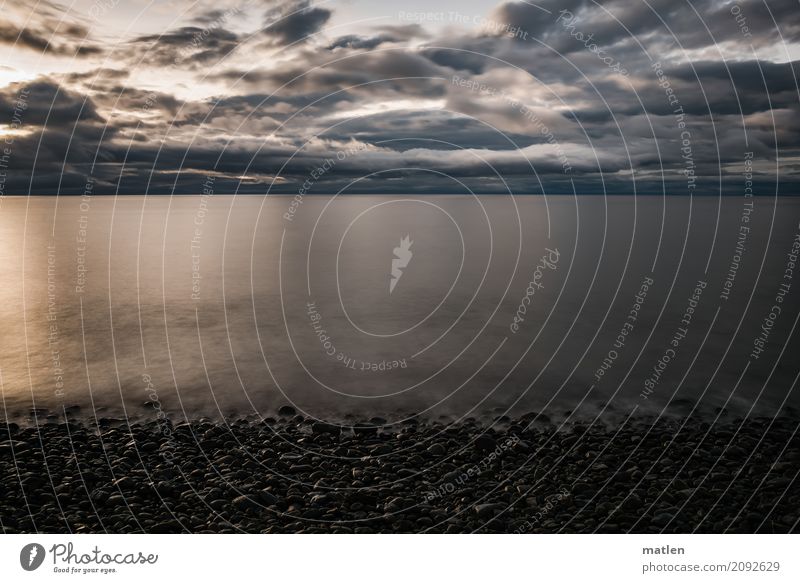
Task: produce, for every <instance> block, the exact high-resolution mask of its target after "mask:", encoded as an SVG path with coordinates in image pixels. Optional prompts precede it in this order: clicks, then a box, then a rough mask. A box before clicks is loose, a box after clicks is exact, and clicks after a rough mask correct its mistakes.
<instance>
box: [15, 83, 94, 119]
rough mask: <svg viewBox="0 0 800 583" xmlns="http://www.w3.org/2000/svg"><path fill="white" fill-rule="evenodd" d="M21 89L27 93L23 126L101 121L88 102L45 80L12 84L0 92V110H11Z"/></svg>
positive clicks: (83, 97)
mask: <svg viewBox="0 0 800 583" xmlns="http://www.w3.org/2000/svg"><path fill="white" fill-rule="evenodd" d="M23 90H25V91H26V92H27V98H26V104H27V107H26V108H25V110H24V123H25V125H26V126H43V125H45V124H47V125H55V126H65V125H69V124H74V123H75V122H76V121H88V120H94V121H98V120H100V119H101V117H100V115H99V114H98V113H97V108H96V107H95V105H94V102H93V101H92V100H91V99H89V98H87V97H85V96H81V95H79V94H77V93H74V92H72V91H68V90H66V89H64V88H62V87H60V86H59V85H58V84H57V83H55V82H53V81H50V80H46V79H39V80H36V81H33V82H31V83H26V84H21V83H12V84H11V85H9V86H7V87H4V88H2V89H0V111H3V112H5V113H8V112H11V111H13V109H14V106H15V103H16V102H17V100H18V99H19V95H20V94H21V92H22V91H23Z"/></svg>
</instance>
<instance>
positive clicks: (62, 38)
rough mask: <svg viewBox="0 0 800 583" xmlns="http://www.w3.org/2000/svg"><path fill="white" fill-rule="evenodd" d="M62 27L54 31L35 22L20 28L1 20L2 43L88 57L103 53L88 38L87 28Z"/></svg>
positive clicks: (0, 34)
mask: <svg viewBox="0 0 800 583" xmlns="http://www.w3.org/2000/svg"><path fill="white" fill-rule="evenodd" d="M56 24H58V23H56ZM61 29H62V30H57V31H56V32H53V30H52V29H51V30H48V29H47V28H44V27H43V28H35V27H34V25H33V24H31V25H28V26H26V27H24V28H19V27H17V26H15V25H14V24H12V23H10V22H7V21H6V22H4V21H0V43H2V44H6V45H11V46H13V47H17V48H25V49H30V50H33V51H37V52H40V53H48V54H53V55H63V56H70V57H71V56H78V57H88V56H92V55H98V54H100V53H102V49H100V48H99V47H97V46H96V45H95V44H93V43H91V42H89V41H88V40H87V38H86V37H87V35H88V30H87V29H86V28H84V27H82V26H79V25H74V24H72V25H62V26H61Z"/></svg>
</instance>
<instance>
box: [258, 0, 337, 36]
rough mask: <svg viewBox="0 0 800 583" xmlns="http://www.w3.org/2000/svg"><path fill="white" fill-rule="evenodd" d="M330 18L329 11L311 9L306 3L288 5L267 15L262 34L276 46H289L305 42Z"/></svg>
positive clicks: (274, 9) (325, 9) (272, 10)
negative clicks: (276, 44)
mask: <svg viewBox="0 0 800 583" xmlns="http://www.w3.org/2000/svg"><path fill="white" fill-rule="evenodd" d="M330 17H331V11H330V10H328V9H327V8H317V7H313V6H311V5H310V3H309V2H307V1H300V2H295V3H289V4H286V5H284V6H282V7H278V8H273V9H271V10H270V11H269V12H268V13H267V24H266V26H265V27H264V30H263V33H264V35H265V36H267V37H269V38H270V39H272V40H273V41H274V42H276V43H278V44H282V45H289V44H292V43H295V42H298V41H304V40H306V38H307V37H308V36H310V35H312V34H314V33H316V32H317V31H319V30H320V29H321V28H322V27H323V26H324V25H325V23H327V22H328V19H330Z"/></svg>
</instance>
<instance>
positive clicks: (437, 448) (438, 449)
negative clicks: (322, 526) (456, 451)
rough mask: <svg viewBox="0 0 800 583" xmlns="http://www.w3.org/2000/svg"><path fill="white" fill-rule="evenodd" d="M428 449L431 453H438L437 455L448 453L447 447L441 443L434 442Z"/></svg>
mask: <svg viewBox="0 0 800 583" xmlns="http://www.w3.org/2000/svg"><path fill="white" fill-rule="evenodd" d="M426 451H427V452H428V453H429V454H431V455H436V456H439V455H444V454H446V453H447V450H446V449H445V447H444V446H443V445H442V444H441V443H434V444H433V445H432V446H430V447H429V448H428V449H427V450H426Z"/></svg>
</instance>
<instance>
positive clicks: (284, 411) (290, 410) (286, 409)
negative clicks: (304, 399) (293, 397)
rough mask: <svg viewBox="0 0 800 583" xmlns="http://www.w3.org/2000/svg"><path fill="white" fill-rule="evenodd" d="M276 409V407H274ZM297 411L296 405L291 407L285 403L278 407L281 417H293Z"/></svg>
mask: <svg viewBox="0 0 800 583" xmlns="http://www.w3.org/2000/svg"><path fill="white" fill-rule="evenodd" d="M273 411H274V409H273ZM296 413H297V411H296V410H295V408H294V407H290V406H289V405H284V406H283V407H281V408H280V409H278V415H280V416H281V417H293V416H294V415H295V414H296Z"/></svg>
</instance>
